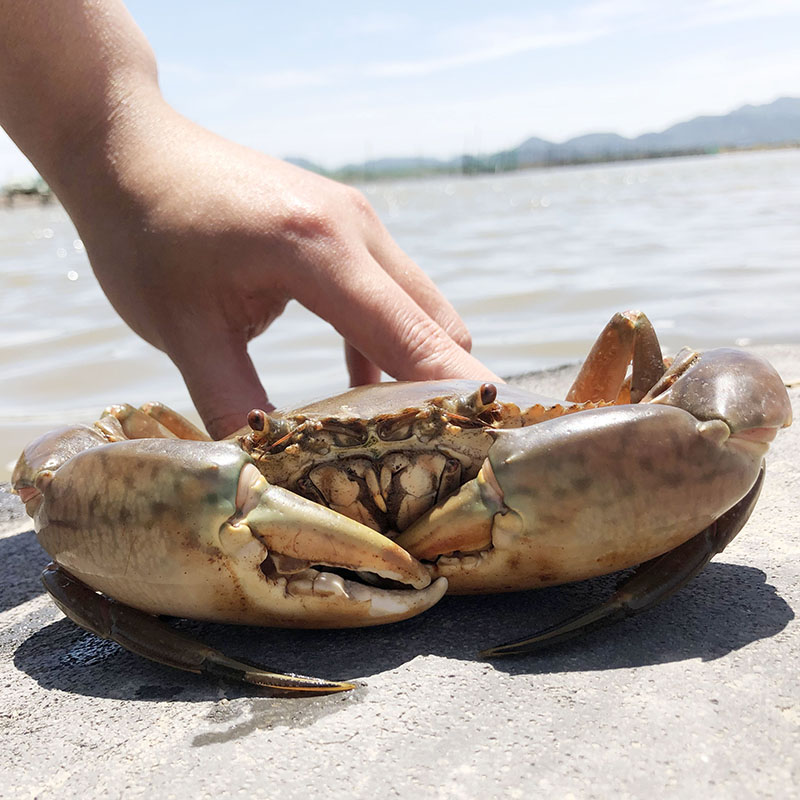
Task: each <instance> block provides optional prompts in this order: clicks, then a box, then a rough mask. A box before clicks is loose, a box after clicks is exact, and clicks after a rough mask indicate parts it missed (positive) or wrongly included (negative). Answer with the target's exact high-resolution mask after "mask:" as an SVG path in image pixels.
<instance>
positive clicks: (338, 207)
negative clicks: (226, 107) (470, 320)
mask: <svg viewBox="0 0 800 800" xmlns="http://www.w3.org/2000/svg"><path fill="white" fill-rule="evenodd" d="M0 123H1V124H2V125H3V127H4V128H5V130H6V131H7V132H8V134H9V135H10V136H11V137H12V139H14V140H15V142H16V143H17V145H18V146H19V147H20V148H21V149H22V150H23V152H24V153H25V154H26V155H27V156H28V158H30V160H31V161H32V162H33V164H34V165H35V166H36V168H37V169H38V170H39V172H40V173H41V174H42V176H43V177H44V178H45V180H47V182H48V183H49V184H50V186H51V187H52V188H53V189H54V191H55V193H56V194H57V196H58V197H59V199H60V200H61V202H62V203H63V204H64V207H65V208H66V210H67V211H68V213H69V215H70V217H71V218H72V220H73V221H74V223H75V225H76V227H77V229H78V232H79V234H80V236H81V238H82V239H83V242H84V244H85V246H86V250H87V253H88V255H89V259H90V261H91V264H92V268H93V269H94V271H95V274H96V275H97V278H98V280H99V281H100V284H101V286H102V287H103V290H104V291H105V293H106V295H107V296H108V298H109V300H110V301H111V302H112V304H113V305H114V307H115V308H116V309H117V311H118V312H119V313H120V315H121V316H122V317H123V318H124V319H125V321H126V322H127V323H128V324H129V325H130V326H131V328H133V330H134V331H136V332H137V333H138V334H139V335H140V336H142V337H143V338H144V339H146V340H147V341H148V342H150V343H151V344H153V345H154V346H156V347H158V348H159V349H161V350H163V351H164V352H165V353H167V355H169V357H170V358H171V359H172V360H173V361H174V362H175V364H176V365H177V367H178V369H179V370H180V371H181V374H182V375H183V378H184V380H185V381H186V385H187V386H188V388H189V391H190V393H191V395H192V399H193V401H194V403H195V405H196V407H197V410H198V412H199V413H200V415H201V417H202V418H203V421H204V423H205V425H206V427H207V428H208V430H209V433H211V435H212V436H215V437H217V438H219V437H222V436H225V435H227V434H228V433H230V432H232V431H233V430H235V429H237V428H239V427H241V425H243V424H244V421H245V417H246V414H247V412H248V411H249V410H250V409H252V408H265V409H271V408H272V406H271V404H270V403H269V401H268V399H267V395H266V392H265V390H264V387H263V385H262V383H261V380H260V379H259V376H258V374H257V373H256V370H255V367H254V365H253V363H252V361H251V360H250V357H249V356H248V353H247V343H248V342H249V340H250V339H252V338H253V337H254V336H257V335H258V334H260V333H262V332H263V331H264V330H265V329H266V328H267V327H268V326H269V325H270V323H272V322H273V321H274V320H275V319H276V317H278V316H279V315H280V314H281V313H282V311H283V309H284V307H285V305H286V303H287V302H288V301H289V300H290V299H292V298H294V299H297V300H298V301H299V302H300V303H302V304H303V305H304V306H306V307H307V308H308V309H310V310H311V311H313V312H314V313H315V314H318V315H319V316H320V317H322V318H323V319H325V320H326V321H327V322H329V323H330V324H331V325H332V326H333V327H334V328H335V329H336V330H337V331H338V332H339V333H340V334H341V336H342V337H343V339H344V341H345V357H346V361H347V367H348V371H349V375H350V381H351V383H352V384H353V385H356V384H361V383H370V382H374V381H375V380H377V379H378V378H379V376H380V371H381V370H383V371H385V372H386V373H388V374H389V375H391V376H392V377H394V378H397V379H399V380H426V379H432V378H442V377H454V378H473V379H477V380H497V377H496V376H495V375H494V374H493V373H492V372H491V371H489V370H488V369H487V368H486V367H485V366H484V365H482V364H481V363H480V362H479V361H477V360H476V359H475V358H473V357H472V356H471V355H470V353H469V350H470V346H471V342H470V337H469V334H468V332H467V329H466V327H465V325H464V323H463V322H462V320H461V319H460V318H459V316H458V314H457V313H456V312H455V310H454V309H453V307H452V306H451V305H450V304H449V303H448V302H447V300H446V299H445V298H444V297H443V296H442V294H441V293H440V292H439V290H438V289H437V288H436V286H435V285H434V284H433V283H432V282H431V280H430V279H429V278H428V277H427V276H426V275H425V273H424V272H423V271H422V270H421V269H420V268H419V267H418V266H417V265H416V264H415V263H414V261H413V260H412V259H411V258H409V256H407V255H406V254H405V253H404V252H403V251H402V250H401V249H400V247H399V246H398V245H397V244H396V243H395V242H394V240H393V239H392V237H391V236H390V234H389V233H388V231H387V230H386V228H385V227H384V226H383V225H382V223H381V222H380V220H379V219H378V217H377V215H376V213H375V212H374V210H373V209H372V208H371V206H370V205H369V203H368V202H367V201H366V199H365V198H364V196H363V195H362V194H361V193H359V192H358V191H356V190H355V189H352V188H350V187H347V186H344V185H342V184H339V183H336V182H334V181H330V180H328V179H326V178H323V177H320V176H318V175H315V174H313V173H311V172H307V171H305V170H302V169H300V168H298V167H295V166H292V165H290V164H287V163H285V162H283V161H280V160H278V159H275V158H271V157H269V156H267V155H264V154H262V153H259V152H256V151H254V150H250V149H248V148H246V147H242V146H240V145H238V144H235V143H233V142H231V141H227V140H225V139H222V138H220V137H218V136H216V135H215V134H213V133H211V132H209V131H207V130H205V129H203V128H201V127H200V126H198V125H196V124H194V123H193V122H191V121H190V120H188V119H186V118H185V117H183V116H181V115H180V114H178V113H177V112H176V111H175V110H174V109H173V108H171V107H170V106H169V105H168V104H167V103H166V102H165V101H164V99H163V97H162V96H161V93H160V90H159V86H158V74H157V67H156V62H155V58H154V56H153V53H152V50H151V49H150V46H149V45H148V43H147V41H146V39H145V38H144V35H143V34H142V32H141V31H140V30H139V28H138V27H137V26H136V24H135V22H134V21H133V19H132V18H131V17H130V15H129V14H128V12H127V11H126V9H125V8H124V6H123V5H122V4H121V3H119V2H116V1H115V0H58V2H52V3H38V2H37V3H31V2H30V1H29V0H0Z"/></svg>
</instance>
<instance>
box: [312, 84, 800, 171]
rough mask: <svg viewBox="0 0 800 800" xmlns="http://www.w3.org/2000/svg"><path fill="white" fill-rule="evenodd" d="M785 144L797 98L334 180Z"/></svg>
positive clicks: (799, 122) (405, 163)
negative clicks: (642, 129)
mask: <svg viewBox="0 0 800 800" xmlns="http://www.w3.org/2000/svg"><path fill="white" fill-rule="evenodd" d="M785 144H796V145H800V98H795V97H782V98H780V99H779V100H775V101H774V102H772V103H766V104H764V105H760V106H753V105H746V106H742V107H741V108H738V109H736V110H735V111H731V112H730V113H729V114H723V115H719V116H701V117H695V118H694V119H691V120H688V121H686V122H680V123H678V124H677V125H673V126H671V127H670V128H667V129H666V130H664V131H661V132H659V133H645V134H643V135H641V136H637V137H635V138H633V139H629V138H626V137H624V136H620V135H619V134H616V133H589V134H586V135H584V136H576V137H575V138H573V139H569V140H567V141H565V142H550V141H547V140H546V139H541V138H539V137H536V136H532V137H530V138H529V139H526V140H525V141H524V142H522V143H521V144H519V145H518V146H517V147H514V148H512V149H510V150H504V151H501V152H498V153H492V154H490V155H482V156H474V155H467V154H465V155H463V156H460V157H458V158H455V159H451V160H448V161H443V160H439V159H434V158H381V159H375V160H372V161H368V162H366V163H364V164H348V165H347V166H346V167H344V168H342V169H341V170H337V171H336V173H335V174H336V175H338V176H340V177H382V176H383V177H388V176H390V175H400V174H406V175H409V174H415V173H417V174H424V173H435V172H453V171H463V172H484V171H496V170H508V169H517V168H520V167H527V166H536V165H543V166H544V165H548V164H565V163H584V162H591V161H615V160H620V159H627V158H646V157H654V156H664V155H680V154H690V153H708V152H715V151H717V150H720V149H724V148H738V147H757V146H770V145H785ZM318 171H321V170H318Z"/></svg>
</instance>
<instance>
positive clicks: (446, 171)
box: [307, 141, 800, 183]
mask: <svg viewBox="0 0 800 800" xmlns="http://www.w3.org/2000/svg"><path fill="white" fill-rule="evenodd" d="M772 150H800V141H797V142H787V143H785V144H765V145H752V146H748V147H716V148H692V149H688V150H665V151H657V152H652V153H630V154H617V155H612V154H607V155H603V156H595V157H591V158H560V159H559V158H556V159H545V160H541V161H533V162H530V163H517V164H513V165H512V164H510V163H509V164H502V165H501V164H488V163H486V162H485V161H482V159H481V157H480V156H463V161H464V162H466V163H462V165H461V167H460V168H458V167H455V166H453V165H443V166H439V167H419V168H408V169H397V170H380V171H378V170H369V169H363V170H360V169H358V168H348V167H345V168H343V169H333V170H325V169H322V168H314V169H312V171H313V172H317V173H319V174H320V175H324V176H325V177H327V178H332V179H333V180H337V181H341V182H342V183H373V182H378V181H391V180H400V179H404V178H432V177H438V176H442V177H444V176H447V175H459V176H466V177H469V176H477V175H500V174H506V173H512V172H523V171H525V170H538V169H553V168H559V167H583V166H590V165H592V164H624V163H628V162H631V161H657V160H660V159H665V158H687V157H692V156H715V155H724V154H726V153H756V152H767V151H772ZM307 168H308V169H311V167H307Z"/></svg>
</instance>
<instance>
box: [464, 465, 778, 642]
mask: <svg viewBox="0 0 800 800" xmlns="http://www.w3.org/2000/svg"><path fill="white" fill-rule="evenodd" d="M763 482H764V465H763V464H762V466H761V471H760V472H759V474H758V478H757V479H756V482H755V483H754V484H753V487H752V488H751V489H750V491H749V492H748V493H747V494H746V495H745V496H744V497H743V498H742V499H741V500H740V501H739V502H738V503H737V504H736V505H735V506H733V508H731V509H729V510H728V511H726V512H725V513H724V514H723V515H722V516H721V517H720V518H719V519H718V520H716V521H715V522H714V523H713V524H711V525H709V526H708V527H707V528H706V529H705V530H703V531H701V532H700V533H698V534H697V535H696V536H693V537H692V538H691V539H689V541H687V542H684V543H683V544H682V545H680V546H679V547H676V548H675V549H674V550H670V551H669V552H667V553H664V554H663V555H661V556H658V557H657V558H653V559H651V560H650V561H646V562H645V563H644V564H640V565H639V566H638V567H637V568H636V569H635V571H634V572H633V574H632V575H631V576H630V577H629V578H628V579H627V580H625V581H623V582H622V584H620V586H619V587H618V589H617V591H616V592H614V594H613V595H612V596H611V597H610V598H609V599H608V600H606V601H605V602H604V603H601V604H600V605H599V606H596V607H595V608H592V609H589V610H588V611H584V612H580V613H578V614H576V615H575V616H573V617H569V618H568V619H566V620H563V621H562V622H559V623H557V624H555V625H553V626H552V627H549V628H545V629H544V630H542V631H539V632H538V633H535V634H534V635H533V636H525V637H523V638H522V639H516V640H514V641H512V642H507V643H506V644H501V645H497V646H495V647H490V648H488V649H487V650H482V651H481V653H480V655H481V657H482V658H494V657H495V656H511V655H524V654H527V653H534V652H537V651H539V650H544V649H545V648H547V647H550V646H551V645H555V644H558V643H559V642H565V641H567V640H569V639H572V638H574V637H576V636H579V635H581V634H584V633H587V632H589V631H593V630H596V629H598V628H603V627H606V626H608V625H612V624H613V623H615V622H618V621H620V620H623V619H625V618H626V617H632V616H633V615H634V614H639V613H640V612H642V611H647V610H648V609H650V608H653V607H654V606H656V605H658V604H659V603H661V602H663V601H664V600H666V599H667V598H668V597H670V596H671V595H673V594H675V592H677V591H678V590H679V589H682V588H683V587H684V586H685V585H686V584H687V583H689V581H690V580H692V578H694V577H695V576H696V575H697V574H698V573H700V572H701V571H702V570H703V568H704V567H705V566H706V564H708V562H709V561H710V560H711V559H712V558H713V557H714V556H715V555H716V554H717V553H721V552H722V551H723V550H724V549H725V547H727V545H728V544H729V543H730V542H731V540H732V539H733V538H734V537H735V536H736V534H737V533H739V531H740V530H741V529H742V528H743V527H744V524H745V523H746V522H747V520H748V518H749V517H750V514H751V512H752V511H753V508H754V507H755V504H756V501H757V500H758V495H759V494H760V493H761V485H762V483H763Z"/></svg>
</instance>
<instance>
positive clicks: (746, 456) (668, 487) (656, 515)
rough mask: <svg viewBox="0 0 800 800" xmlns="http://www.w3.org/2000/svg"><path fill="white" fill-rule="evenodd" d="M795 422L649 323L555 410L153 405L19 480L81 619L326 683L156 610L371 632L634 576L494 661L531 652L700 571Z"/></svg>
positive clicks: (744, 380)
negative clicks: (198, 418) (456, 604)
mask: <svg viewBox="0 0 800 800" xmlns="http://www.w3.org/2000/svg"><path fill="white" fill-rule="evenodd" d="M629 368H630V369H629ZM628 373H629V374H628ZM790 423H791V407H790V404H789V398H788V395H787V392H786V389H785V387H784V384H783V382H782V381H781V379H780V377H779V376H778V374H777V372H776V371H775V370H774V369H773V368H772V366H771V365H770V364H769V363H768V362H766V361H765V360H763V359H762V358H760V357H758V356H756V355H754V354H752V353H749V352H743V351H738V350H732V349H725V348H723V349H717V350H711V351H708V352H705V353H697V352H695V351H693V350H689V349H684V350H682V351H681V352H680V353H678V355H677V356H676V357H675V358H674V359H672V360H665V359H663V358H662V355H661V350H660V346H659V344H658V340H657V338H656V335H655V332H654V330H653V328H652V326H651V324H650V323H649V321H648V320H647V318H646V317H645V315H644V314H642V313H641V312H625V313H623V314H617V315H615V316H614V317H613V318H612V320H611V322H609V324H608V325H607V326H606V328H605V329H604V331H603V332H602V333H601V335H600V337H599V339H598V340H597V342H596V344H595V346H594V347H593V349H592V351H591V352H590V354H589V356H588V358H587V360H586V361H585V362H584V365H583V367H582V369H581V370H580V372H579V374H578V376H577V378H576V379H575V382H574V383H573V385H572V388H571V389H570V391H569V393H568V394H567V397H566V399H565V400H562V401H556V400H551V399H548V398H544V397H539V396H536V395H533V394H530V393H529V392H526V391H523V390H521V389H519V388H515V387H513V386H510V385H506V384H501V383H498V384H496V385H495V384H489V383H483V384H480V383H475V382H469V381H455V380H443V381H432V382H425V383H385V384H377V385H374V386H367V387H361V388H358V389H354V390H351V391H350V392H347V393H345V394H342V395H339V396H337V397H333V398H330V399H327V400H323V401H320V402H316V403H311V404H310V405H306V406H302V407H300V408H296V409H293V410H290V411H285V412H283V413H280V414H277V413H274V414H268V413H266V412H264V411H261V410H257V409H256V410H253V411H252V412H251V413H250V415H249V416H248V425H247V426H246V427H245V428H243V429H242V430H241V431H239V432H238V433H237V434H235V435H234V436H233V437H231V438H230V439H228V440H225V441H211V440H210V439H209V437H208V436H206V434H204V433H203V432H202V431H200V430H199V429H197V428H196V427H194V426H193V425H192V424H191V423H190V422H188V421H187V420H186V419H185V418H183V417H182V416H180V415H179V414H177V413H176V412H174V411H171V410H170V409H168V408H166V407H165V406H163V405H161V404H158V403H150V404H147V405H145V406H142V407H141V408H138V409H137V408H133V407H131V406H126V405H120V406H110V407H109V408H108V409H106V411H105V412H104V414H103V416H102V417H101V418H100V420H99V421H97V422H95V423H94V424H93V425H74V426H70V427H67V428H63V429H60V430H57V431H53V432H52V433H49V434H46V435H45V436H43V437H41V438H40V439H38V440H36V441H34V442H32V443H31V444H30V445H28V447H27V448H26V449H25V451H24V453H23V454H22V456H21V457H20V459H19V462H18V464H17V466H16V469H15V471H14V475H13V485H14V488H15V490H16V491H17V493H18V494H19V495H20V497H21V498H22V500H23V501H24V502H25V505H26V509H27V511H28V513H29V514H30V515H31V516H32V517H33V519H34V522H35V529H36V531H37V535H38V538H39V541H40V543H41V545H42V547H43V548H44V549H45V550H46V551H47V553H48V554H49V555H50V556H51V558H52V559H53V563H52V564H50V565H49V566H48V568H47V569H46V570H45V572H44V573H43V581H44V585H45V587H46V589H47V591H48V592H49V593H50V595H51V596H52V598H53V599H54V601H55V602H56V604H57V605H58V606H59V607H60V608H61V609H62V610H63V611H64V613H65V614H66V615H67V616H68V617H69V618H70V619H72V620H73V621H74V622H76V623H77V624H78V625H80V626H81V627H83V628H85V629H87V630H89V631H92V632H94V633H96V634H98V635H99V636H102V637H105V638H110V639H113V640H115V641H117V642H119V643H120V644H121V645H123V646H124V647H126V648H128V649H130V650H132V651H133V652H136V653H139V654H140V655H144V656H146V657H148V658H151V659H154V660H156V661H160V662H162V663H165V664H169V665H171V666H175V667H178V668H181V669H185V670H189V671H193V672H198V673H209V674H213V675H222V676H225V677H228V678H233V679H236V680H240V681H244V682H248V683H253V684H257V685H261V686H267V687H270V688H272V689H277V690H290V691H291V690H295V691H310V692H333V691H342V690H346V689H349V688H352V686H353V684H351V683H347V682H343V681H328V680H324V679H320V678H311V677H305V676H295V675H287V674H283V673H280V672H275V671H273V670H269V669H266V668H264V667H261V666H259V665H256V664H252V663H250V662H247V661H243V660H241V659H236V658H231V657H229V656H226V655H224V654H222V653H220V652H219V651H217V650H214V649H212V648H210V647H207V646H205V645H203V644H201V643H199V642H196V641H194V640H192V639H190V638H188V637H187V636H185V635H184V634H181V633H178V632H177V631H175V630H174V629H173V628H171V627H170V626H168V625H167V624H166V623H165V622H163V621H162V620H161V619H159V615H169V616H173V617H186V618H193V619H202V620H210V621H216V622H225V623H238V624H246V625H264V626H278V627H311V628H321V627H356V626H366V625H377V624H383V623H388V622H394V621H397V620H402V619H406V618H408V617H411V616H413V615H415V614H419V613H421V612H422V611H425V610H426V609H428V608H430V607H431V606H432V605H433V604H434V603H436V602H437V601H438V600H439V599H440V598H441V597H442V596H443V594H444V593H445V591H447V590H449V591H452V592H458V593H477V592H505V591H515V590H522V589H533V588H537V587H543V586H551V585H555V584H561V583H567V582H572V581H579V580H583V579H586V578H591V577H594V576H598V575H603V574H607V573H612V572H616V571H618V570H623V569H626V568H629V567H634V566H637V565H639V566H638V567H637V569H636V570H635V571H634V572H633V573H632V575H631V576H630V577H628V579H627V580H626V581H625V582H624V583H623V584H622V585H621V586H620V587H619V588H618V590H617V591H616V592H615V594H614V595H613V596H612V597H611V598H609V599H608V600H607V601H606V602H604V603H603V604H601V605H600V606H599V607H598V608H594V609H591V610H589V611H588V612H586V613H583V614H579V615H577V617H574V618H571V619H568V620H566V621H564V622H563V623H560V624H558V625H555V626H553V627H552V628H549V629H547V630H545V631H543V632H539V633H537V634H534V635H532V636H528V637H525V638H523V639H520V640H517V641H514V642H510V643H508V644H505V645H500V646H497V647H494V648H491V649H489V650H486V651H484V652H483V655H484V656H489V657H491V656H500V655H511V654H515V653H526V652H531V651H532V650H534V649H537V648H539V647H542V646H545V645H548V644H551V643H553V642H558V641H562V640H564V639H566V638H568V637H571V636H574V635H576V634H577V633H579V632H581V631H584V630H586V629H587V628H593V627H597V626H599V625H602V624H607V623H608V622H610V621H613V620H615V619H618V618H619V617H621V616H626V615H628V614H631V613H636V612H638V611H641V610H644V609H645V608H649V607H651V606H653V605H655V604H656V603H658V602H660V601H661V600H662V599H664V598H665V597H666V596H668V595H669V594H671V593H672V592H674V591H676V590H677V589H678V588H680V587H681V586H683V585H684V584H685V583H686V582H687V581H689V580H690V579H691V578H692V577H693V576H694V575H696V574H697V573H698V572H699V571H700V570H701V569H702V568H703V567H704V566H705V564H706V563H707V562H708V560H709V559H710V558H711V557H713V555H714V554H715V553H717V552H719V551H720V550H721V549H722V548H723V547H725V545H726V544H727V543H728V542H729V541H730V540H731V539H732V538H733V537H734V536H735V535H736V534H737V533H738V532H739V530H740V529H741V527H742V526H743V525H744V523H745V522H746V520H747V518H748V516H749V515H750V512H751V511H752V509H753V507H754V505H755V502H756V500H757V498H758V493H759V491H760V487H761V482H762V479H763V471H764V467H763V463H764V454H765V453H766V451H767V448H768V445H769V442H770V441H771V440H772V439H773V438H774V436H775V435H776V432H777V430H778V429H779V428H781V427H785V426H787V425H789V424H790Z"/></svg>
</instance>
